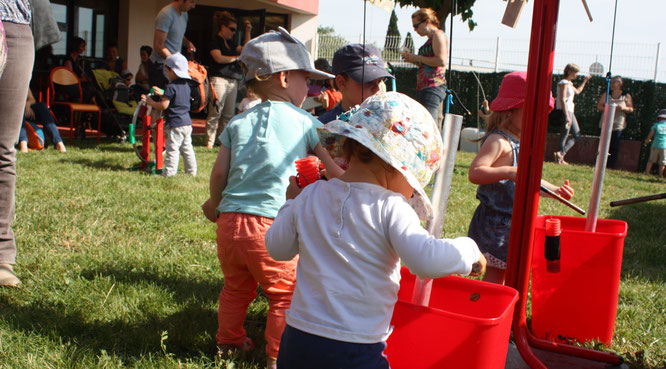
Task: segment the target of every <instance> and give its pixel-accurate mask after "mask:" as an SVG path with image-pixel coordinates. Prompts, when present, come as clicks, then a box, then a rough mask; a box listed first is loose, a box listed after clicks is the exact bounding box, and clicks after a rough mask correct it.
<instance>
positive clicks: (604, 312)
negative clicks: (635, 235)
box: [532, 215, 627, 345]
mask: <svg viewBox="0 0 666 369" xmlns="http://www.w3.org/2000/svg"><path fill="white" fill-rule="evenodd" d="M547 218H558V219H560V222H561V227H562V234H561V235H560V271H559V272H557V273H550V272H548V271H547V270H546V259H545V258H544V241H545V229H544V226H545V220H546V219H547ZM585 221H586V219H585V218H577V217H564V216H552V215H544V216H538V217H537V222H536V229H535V234H534V252H533V258H532V332H533V333H534V334H535V335H536V336H537V337H539V338H543V339H546V340H550V341H558V342H571V341H574V340H575V341H578V342H581V343H582V342H585V341H589V340H594V339H596V340H599V341H601V342H603V343H605V344H606V345H608V344H610V342H611V339H612V338H613V330H614V329H615V314H616V312H617V298H618V293H619V290H620V272H621V267H622V250H623V247H624V238H625V236H626V235H627V223H626V222H623V221H620V220H609V219H598V220H597V227H596V232H586V231H585Z"/></svg>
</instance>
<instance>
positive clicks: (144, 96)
mask: <svg viewBox="0 0 666 369" xmlns="http://www.w3.org/2000/svg"><path fill="white" fill-rule="evenodd" d="M146 99H147V97H146V95H145V94H141V103H143V104H145V103H146Z"/></svg>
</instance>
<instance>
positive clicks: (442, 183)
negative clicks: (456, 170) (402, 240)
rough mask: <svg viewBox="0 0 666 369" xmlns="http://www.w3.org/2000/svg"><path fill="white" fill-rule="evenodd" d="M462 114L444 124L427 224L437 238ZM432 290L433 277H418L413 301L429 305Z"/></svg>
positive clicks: (450, 116) (429, 231) (451, 175)
mask: <svg viewBox="0 0 666 369" xmlns="http://www.w3.org/2000/svg"><path fill="white" fill-rule="evenodd" d="M462 122H463V117H462V115H456V114H446V115H445V116H444V124H443V125H442V127H443V128H442V141H443V147H444V149H443V152H442V158H443V159H444V160H442V163H441V165H440V166H439V169H438V170H437V172H436V173H435V181H434V183H433V187H432V193H431V195H430V198H431V200H432V210H433V218H432V219H431V220H430V221H428V223H427V224H426V229H427V230H428V233H430V234H431V235H432V236H434V237H436V238H441V237H442V230H443V229H444V219H445V218H446V206H447V203H448V202H449V193H450V192H451V179H452V178H453V167H455V164H456V153H457V151H458V142H459V141H460V130H461V128H462ZM431 290H432V279H429V278H426V279H421V278H416V281H415V284H414V294H413V296H412V303H414V304H417V305H422V306H428V303H429V302H430V292H431Z"/></svg>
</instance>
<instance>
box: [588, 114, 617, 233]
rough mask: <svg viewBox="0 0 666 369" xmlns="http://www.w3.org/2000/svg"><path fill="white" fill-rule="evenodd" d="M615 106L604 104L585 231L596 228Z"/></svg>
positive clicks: (592, 230) (591, 230)
mask: <svg viewBox="0 0 666 369" xmlns="http://www.w3.org/2000/svg"><path fill="white" fill-rule="evenodd" d="M616 108H617V105H616V104H606V107H605V108H604V118H603V123H602V125H601V136H600V137H599V149H598V150H597V163H596V165H595V167H594V179H593V181H592V193H591V194H590V205H589V206H588V208H587V220H586V221H585V231H586V232H594V231H595V230H596V229H597V217H598V215H599V202H600V201H601V188H602V187H603V185H604V175H605V174H606V162H607V161H608V146H610V137H611V131H612V130H613V119H614V118H615V109H616Z"/></svg>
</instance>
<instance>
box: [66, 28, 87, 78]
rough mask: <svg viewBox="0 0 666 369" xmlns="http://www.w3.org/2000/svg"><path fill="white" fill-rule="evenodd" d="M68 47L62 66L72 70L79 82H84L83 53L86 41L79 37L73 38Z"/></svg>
mask: <svg viewBox="0 0 666 369" xmlns="http://www.w3.org/2000/svg"><path fill="white" fill-rule="evenodd" d="M70 45H71V46H70V48H69V52H68V53H67V59H65V64H64V66H65V67H67V68H69V69H71V70H73V71H74V73H75V74H76V75H77V76H78V77H79V78H80V79H81V81H86V80H87V78H86V75H85V73H83V68H84V67H83V53H84V52H85V51H86V41H85V40H84V39H82V38H80V37H74V38H73V39H72V42H71V44H70Z"/></svg>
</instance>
